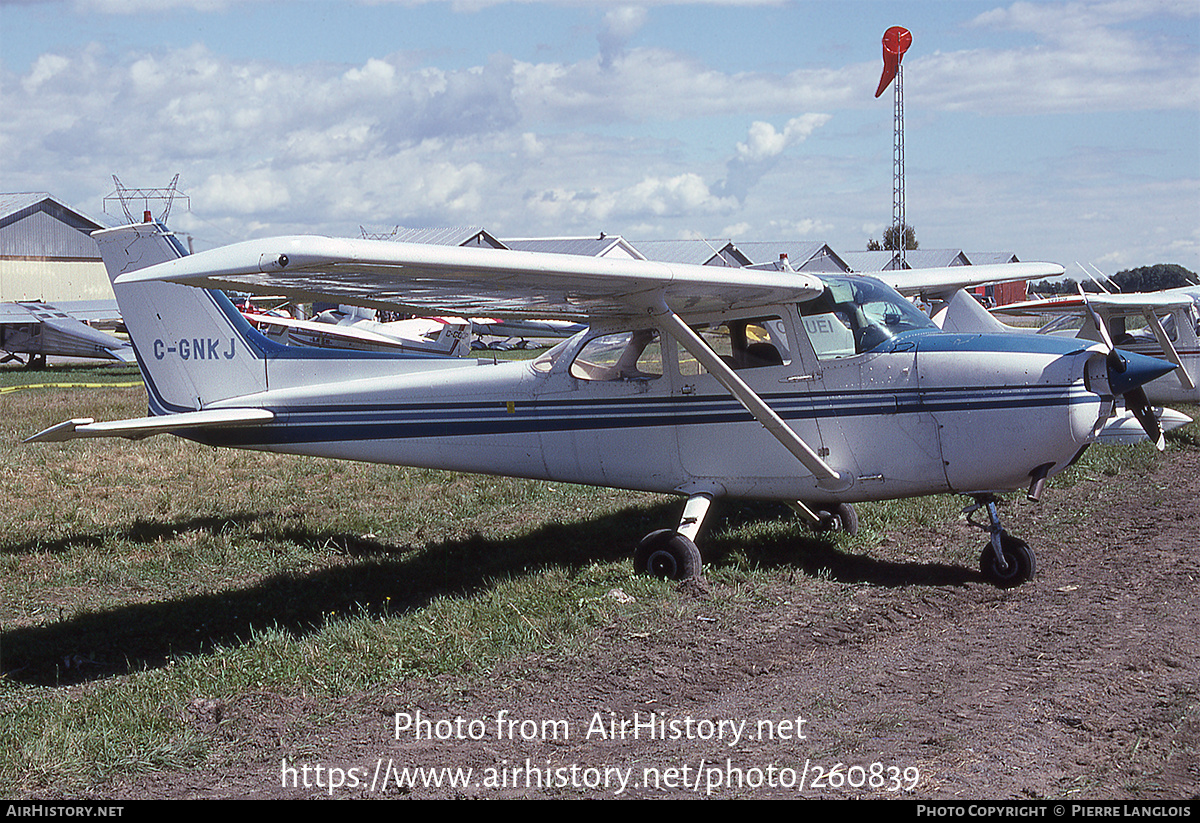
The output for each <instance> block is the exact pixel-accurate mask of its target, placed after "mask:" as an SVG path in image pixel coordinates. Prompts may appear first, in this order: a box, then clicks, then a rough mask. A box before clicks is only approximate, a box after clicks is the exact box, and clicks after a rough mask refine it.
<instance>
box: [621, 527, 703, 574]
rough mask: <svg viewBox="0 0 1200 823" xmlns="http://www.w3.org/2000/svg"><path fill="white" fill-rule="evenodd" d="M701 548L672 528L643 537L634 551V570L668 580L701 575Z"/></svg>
mask: <svg viewBox="0 0 1200 823" xmlns="http://www.w3.org/2000/svg"><path fill="white" fill-rule="evenodd" d="M700 567H701V559H700V549H698V548H696V544H695V543H693V542H692V540H691V539H690V538H688V537H685V536H684V535H682V534H680V533H679V532H677V531H675V530H674V529H659V530H658V531H656V532H651V533H650V534H648V535H646V536H645V537H643V538H642V541H641V542H640V543H638V546H637V549H635V550H634V552H633V568H634V570H635V571H637V572H639V573H641V574H648V575H650V576H651V577H662V578H665V579H667V580H690V579H691V578H693V577H699V576H700Z"/></svg>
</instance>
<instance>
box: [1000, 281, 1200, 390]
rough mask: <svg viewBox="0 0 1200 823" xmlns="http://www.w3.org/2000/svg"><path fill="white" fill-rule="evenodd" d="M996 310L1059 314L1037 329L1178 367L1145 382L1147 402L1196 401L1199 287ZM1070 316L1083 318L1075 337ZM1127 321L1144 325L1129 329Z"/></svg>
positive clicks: (1030, 303)
mask: <svg viewBox="0 0 1200 823" xmlns="http://www.w3.org/2000/svg"><path fill="white" fill-rule="evenodd" d="M997 312H998V313H999V312H1003V313H1004V314H1012V315H1060V316H1061V317H1060V319H1058V320H1055V321H1053V322H1051V323H1047V324H1046V325H1045V326H1043V327H1042V328H1041V329H1040V330H1039V331H1040V332H1041V333H1042V334H1054V333H1058V334H1076V336H1078V337H1080V338H1083V339H1087V340H1093V341H1099V342H1105V343H1106V344H1111V345H1113V346H1116V347H1117V348H1119V349H1121V350H1123V351H1133V352H1138V353H1139V354H1147V355H1151V356H1153V357H1160V358H1163V359H1166V360H1169V361H1171V362H1172V363H1174V364H1175V366H1176V368H1175V369H1174V373H1173V374H1168V375H1165V376H1163V377H1160V378H1158V379H1157V380H1152V381H1150V382H1149V383H1147V384H1146V386H1145V392H1146V396H1147V398H1149V400H1150V401H1151V402H1153V403H1179V402H1184V403H1200V388H1198V386H1200V287H1197V286H1184V287H1181V288H1176V289H1167V290H1164V291H1157V292H1137V293H1129V294H1107V293H1101V294H1087V295H1071V296H1067V297H1053V298H1048V299H1046V300H1031V301H1028V302H1024V303H1016V304H1012V305H1008V306H1002V307H1000V309H998V310H997ZM1072 318H1084V320H1085V322H1083V323H1081V324H1079V329H1078V332H1077V333H1076V330H1075V329H1073V328H1069V327H1068V323H1069V322H1070V321H1071V320H1072ZM1131 318H1132V319H1136V320H1137V321H1138V322H1143V323H1144V324H1145V325H1143V326H1142V327H1141V328H1138V329H1131V328H1129V320H1130V319H1131Z"/></svg>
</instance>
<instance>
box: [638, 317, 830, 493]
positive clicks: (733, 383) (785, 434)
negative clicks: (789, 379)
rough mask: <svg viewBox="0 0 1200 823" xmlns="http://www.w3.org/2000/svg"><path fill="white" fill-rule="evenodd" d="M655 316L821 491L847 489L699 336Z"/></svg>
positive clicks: (674, 321) (672, 320)
mask: <svg viewBox="0 0 1200 823" xmlns="http://www.w3.org/2000/svg"><path fill="white" fill-rule="evenodd" d="M659 312H660V313H659V314H658V319H660V320H661V321H662V322H663V325H664V326H665V327H666V329H667V332H668V333H669V334H670V335H671V336H672V337H674V338H675V339H676V340H678V341H679V344H680V345H681V346H683V347H684V348H685V349H686V350H687V352H688V353H689V354H691V355H692V357H695V358H696V360H698V361H699V362H700V364H701V365H703V366H704V368H706V369H708V371H709V372H710V373H711V374H712V375H713V376H714V377H715V378H716V379H717V380H718V381H720V383H721V385H722V386H724V387H725V388H726V390H727V391H728V392H729V393H730V394H732V395H733V396H734V397H735V398H736V399H737V401H738V402H739V403H741V404H742V405H743V406H745V407H746V411H748V412H750V414H751V415H752V416H753V417H754V419H755V420H757V421H758V422H759V423H762V425H763V426H764V427H765V428H766V429H767V431H769V432H770V433H771V434H772V435H773V436H774V437H775V439H776V440H778V441H779V442H780V443H782V444H783V446H784V447H785V448H786V449H787V450H788V451H790V452H791V453H792V454H794V455H795V456H796V459H797V460H799V461H800V462H801V463H802V464H803V465H804V468H806V469H808V470H809V471H810V472H812V474H813V475H814V476H815V477H816V478H817V482H818V484H819V485H820V486H821V488H823V489H827V490H829V491H844V490H846V489H848V488H850V485H851V480H850V478H849V477H848V476H847V475H844V474H840V473H839V472H837V471H835V470H834V469H833V467H832V466H830V465H829V464H828V463H826V462H825V461H824V460H822V459H821V458H820V456H818V455H817V453H816V452H815V451H813V449H812V447H811V446H809V445H808V444H807V443H805V442H804V440H803V439H802V438H801V437H800V436H799V435H798V434H796V432H794V431H793V430H792V428H791V427H790V426H788V424H787V423H786V422H785V421H784V420H783V418H782V417H780V416H779V415H778V414H776V413H775V410H774V409H772V408H771V407H770V406H769V405H767V403H766V401H765V400H763V399H762V398H761V397H759V396H758V394H757V393H755V391H754V389H752V388H750V387H749V386H748V385H746V382H745V381H744V380H742V378H740V377H739V376H738V375H737V372H735V371H734V370H733V369H731V368H730V367H729V366H728V365H726V363H725V361H723V360H722V359H721V358H720V357H718V356H717V353H716V352H714V351H713V350H712V349H711V348H709V346H708V344H707V343H705V342H704V340H703V339H702V338H701V337H700V335H698V334H696V332H694V331H692V328H691V327H690V326H689V325H688V324H687V323H685V322H683V320H681V319H680V317H679V315H677V314H675V312H673V311H671V309H670V308H667V307H666V306H660V307H659Z"/></svg>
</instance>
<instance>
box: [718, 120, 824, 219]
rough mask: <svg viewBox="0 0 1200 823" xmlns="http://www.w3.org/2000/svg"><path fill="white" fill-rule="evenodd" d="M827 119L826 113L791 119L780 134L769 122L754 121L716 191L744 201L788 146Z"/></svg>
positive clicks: (800, 140)
mask: <svg viewBox="0 0 1200 823" xmlns="http://www.w3.org/2000/svg"><path fill="white" fill-rule="evenodd" d="M830 118H831V115H828V114H805V115H802V116H800V117H793V118H792V119H791V120H788V121H787V123H786V124H785V125H784V127H783V130H782V131H779V130H776V128H775V127H774V126H773V125H771V124H770V123H766V122H763V121H761V120H760V121H755V122H754V123H752V124H751V125H750V131H749V134H748V135H747V137H746V140H745V142H742V143H738V144H737V152H736V154H735V155H734V156H733V157H732V158H731V159H730V161H729V163H728V164H727V166H726V176H725V180H724V181H723V182H722V183H721V185H720V186H719V187H718V190H719V191H720V192H721V194H722V195H724V196H729V197H733V198H735V199H737V200H738V201H741V200H744V199H745V197H746V195H747V194H748V193H749V191H750V189H751V188H753V187H754V185H755V184H756V183H757V182H758V181H759V180H761V179H762V177H763V176H764V175H766V174H767V173H769V172H770V170H771V168H772V167H773V166H774V165H775V162H776V160H777V159H778V158H779V156H780V155H782V154H783V152H784V151H785V150H786V149H787V148H788V147H789V146H792V145H794V144H796V143H799V142H802V141H804V140H806V139H807V138H808V137H809V135H811V134H812V133H813V132H814V131H816V130H817V129H818V128H820V127H821V126H823V125H825V124H826V123H828V122H829V120H830Z"/></svg>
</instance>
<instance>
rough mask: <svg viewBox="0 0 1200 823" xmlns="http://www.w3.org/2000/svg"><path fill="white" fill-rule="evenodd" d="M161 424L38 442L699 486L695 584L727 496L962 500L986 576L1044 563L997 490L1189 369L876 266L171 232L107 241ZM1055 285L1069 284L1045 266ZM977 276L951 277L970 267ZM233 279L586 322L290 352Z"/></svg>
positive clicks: (654, 487)
mask: <svg viewBox="0 0 1200 823" xmlns="http://www.w3.org/2000/svg"><path fill="white" fill-rule="evenodd" d="M94 236H95V238H96V240H97V242H98V243H99V246H100V249H101V252H102V255H103V257H104V261H105V264H106V266H107V267H108V269H109V273H110V276H111V277H112V278H113V286H114V289H115V291H116V295H117V298H118V300H119V301H120V303H121V309H122V313H123V316H124V318H125V322H126V325H127V327H128V329H129V332H130V335H131V337H132V339H133V342H134V346H135V348H136V349H137V352H138V359H139V362H140V364H141V367H142V370H143V376H144V378H145V383H146V387H147V390H148V394H149V401H150V416H148V417H144V418H138V419H133V420H121V421H113V422H95V421H94V420H92V419H89V418H80V419H75V420H69V421H66V422H64V423H61V424H59V425H57V426H54V427H51V428H49V429H47V430H45V431H43V432H41V433H39V434H37V435H34V436H33V437H31V438H30V440H31V441H59V440H68V439H72V438H78V437H103V436H122V437H129V438H137V437H144V436H148V435H152V434H157V433H162V432H169V433H173V434H177V435H180V436H183V437H186V438H189V439H192V440H196V441H200V442H203V443H208V444H212V445H220V446H231V447H238V448H247V449H260V450H269V451H278V452H287V453H297V454H309V455H318V456H324V457H331V458H345V459H351V460H363V461H373V462H384V463H394V464H403V465H411V466H423V467H432V468H440V469H449V470H454V471H464V472H479V473H488V474H501V475H510V476H519V477H528V478H536V479H544V480H555V481H565V482H573V483H583V484H592V485H605V486H614V487H623V488H631V489H640V490H646V491H652V492H660V493H671V494H676V495H680V496H683V497H686V503H685V504H684V506H683V514H682V517H681V519H680V522H679V524H678V525H677V526H676V527H675V528H669V529H662V530H659V531H656V532H653V533H652V534H650V535H647V536H646V538H645V539H643V540H642V542H641V544H640V545H639V546H638V547H637V549H636V551H635V552H634V562H635V566H636V568H637V569H638V570H639V571H643V572H648V573H653V574H659V575H662V576H667V577H673V578H683V577H689V576H694V575H698V574H699V568H700V561H701V558H700V553H699V550H698V549H697V547H696V543H695V541H696V538H697V535H698V533H699V532H700V529H701V526H702V524H703V522H704V518H705V515H706V514H707V513H708V511H709V509H710V506H711V503H712V501H713V500H714V499H717V498H721V497H725V496H728V497H740V498H756V499H774V500H783V501H788V502H789V503H792V504H793V505H794V506H795V507H796V508H797V510H798V511H800V512H802V513H804V514H806V515H807V516H808V517H809V518H811V520H812V521H814V522H817V521H820V520H822V515H821V513H822V512H825V513H831V514H834V515H837V516H838V519H840V520H841V522H842V524H843V525H844V526H847V527H853V525H854V522H855V515H854V513H853V508H852V504H854V503H856V502H861V501H869V500H881V499H888V498H898V497H909V496H917V495H927V494H936V493H942V492H957V493H962V494H965V495H970V496H973V497H974V498H975V499H976V504H975V506H973V507H971V508H972V509H974V510H975V511H976V512H982V511H986V513H987V515H988V518H989V522H988V523H987V524H982V523H980V524H977V525H980V527H981V528H983V529H985V530H987V531H988V532H989V533H990V539H989V540H988V542H987V544H986V545H985V547H984V549H983V552H982V559H981V569H982V571H983V574H984V576H985V578H986V579H988V580H991V581H993V582H994V583H995V584H997V585H1000V586H1012V585H1017V584H1019V583H1021V582H1023V581H1025V580H1027V579H1028V578H1029V577H1031V576H1032V575H1033V574H1034V570H1035V561H1034V555H1033V552H1032V551H1031V550H1030V548H1029V547H1028V545H1026V543H1025V542H1024V541H1022V540H1019V539H1018V538H1015V537H1012V536H1010V535H1009V534H1008V533H1007V532H1006V531H1005V530H1004V529H1003V528H1002V526H1001V523H1000V519H999V517H998V514H997V510H996V506H995V497H994V495H995V494H997V493H999V492H1004V491H1012V490H1016V489H1022V488H1028V489H1029V492H1028V493H1029V495H1030V497H1032V498H1035V499H1036V498H1037V497H1038V496H1039V495H1040V494H1041V490H1042V486H1043V484H1044V482H1045V480H1046V478H1047V477H1049V476H1051V475H1053V474H1055V473H1057V472H1059V471H1061V470H1063V469H1064V468H1066V467H1067V466H1068V465H1070V464H1071V462H1072V461H1073V460H1074V459H1075V458H1076V457H1077V456H1078V455H1079V453H1080V452H1081V451H1082V450H1083V449H1084V448H1085V447H1086V446H1087V445H1089V444H1090V443H1091V442H1093V440H1094V438H1095V437H1096V433H1097V431H1098V429H1099V428H1100V427H1101V426H1102V425H1103V424H1104V423H1105V422H1106V420H1107V419H1108V417H1109V415H1110V412H1111V410H1112V408H1113V405H1114V401H1115V398H1116V397H1117V396H1119V395H1121V394H1123V393H1125V392H1126V391H1129V390H1132V389H1133V388H1134V387H1137V386H1139V385H1140V384H1142V383H1144V382H1146V381H1148V380H1151V379H1153V378H1155V377H1158V376H1159V375H1161V374H1163V373H1164V372H1166V371H1168V370H1170V369H1171V368H1173V366H1172V364H1170V363H1165V362H1163V361H1160V360H1156V359H1153V358H1149V357H1143V356H1139V355H1132V354H1131V355H1123V356H1121V357H1120V362H1119V363H1117V362H1116V359H1115V358H1114V357H1112V356H1110V353H1109V352H1108V351H1107V350H1106V349H1105V348H1104V347H1103V346H1100V345H1096V344H1092V343H1089V342H1086V341H1080V340H1071V339H1062V338H1058V337H1051V336H1045V335H1041V336H1039V335H1015V334H997V335H980V334H951V333H945V332H943V331H942V330H940V329H938V328H937V327H936V326H934V325H933V324H932V322H931V321H930V320H929V319H928V318H927V317H926V316H925V315H924V314H922V313H921V312H920V311H918V310H916V309H915V308H914V307H913V305H912V304H911V303H909V302H908V301H907V300H905V299H904V298H903V297H901V296H900V295H899V294H898V293H897V292H896V291H894V290H893V289H891V288H890V287H888V286H886V285H885V284H883V283H882V282H880V281H878V280H875V279H872V278H868V277H846V276H824V275H822V276H821V277H817V276H814V275H811V274H806V273H797V272H792V271H753V270H746V269H729V268H713V267H705V266H686V265H667V264H661V263H653V262H648V261H644V260H612V259H605V258H584V257H579V256H571V255H552V254H544V253H531V252H519V251H512V250H493V249H478V248H458V247H446V246H428V245H414V244H402V243H395V242H388V241H371V240H357V239H353V240H352V239H332V238H326V237H283V238H273V239H265V240H254V241H249V242H246V243H239V244H236V245H233V246H228V247H225V248H222V249H216V250H213V251H206V252H203V253H199V254H194V255H190V256H185V255H184V250H183V248H182V247H181V246H180V244H179V243H178V242H177V241H176V240H175V238H174V237H173V236H172V235H171V234H170V233H169V231H167V230H166V229H165V227H163V226H161V225H159V224H156V223H145V224H137V225H131V226H127V227H123V228H117V229H109V230H103V231H100V232H97V233H96V234H95V235H94ZM1042 269H1043V274H1045V275H1048V276H1053V275H1054V274H1056V273H1061V272H1062V269H1061V267H1058V266H1049V265H1047V266H1043V267H1042ZM961 274H962V273H961V272H952V273H951V275H953V276H961ZM220 289H229V290H236V291H240V292H252V293H268V294H274V295H280V294H282V295H284V296H286V297H288V298H290V299H292V300H294V301H297V302H311V301H314V300H324V301H331V302H336V303H353V304H357V305H364V306H370V307H375V308H386V309H399V310H401V311H405V312H409V313H414V314H418V315H441V314H452V315H455V316H461V317H473V316H487V317H539V318H549V319H559V320H573V321H580V320H586V321H587V322H588V324H589V325H588V328H587V329H586V330H585V331H583V332H581V333H579V334H577V335H575V336H574V337H571V338H569V339H567V340H565V341H563V342H562V343H560V344H559V345H557V346H555V347H554V348H552V349H549V350H547V351H546V352H544V353H543V354H541V355H540V356H539V357H537V358H536V359H534V360H531V361H516V362H499V363H497V362H495V361H494V360H474V359H468V358H446V359H429V358H404V357H398V356H396V355H394V354H393V355H389V354H383V353H376V352H352V351H339V350H333V349H316V348H305V347H287V346H281V345H278V344H275V343H273V342H272V341H270V340H268V339H267V338H266V337H264V336H263V335H261V334H259V333H258V332H256V331H254V330H253V329H252V328H251V327H250V325H249V324H248V323H247V322H246V320H245V318H243V317H242V315H241V314H239V313H238V312H237V310H236V309H235V308H234V307H233V305H232V304H231V303H230V302H229V300H228V298H226V297H225V295H224V294H223V293H222V292H221V291H219V290H220Z"/></svg>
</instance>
